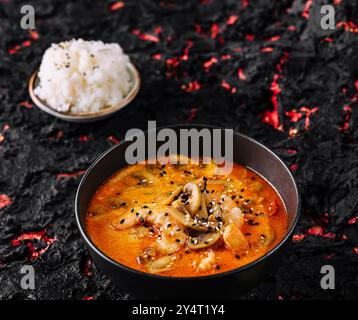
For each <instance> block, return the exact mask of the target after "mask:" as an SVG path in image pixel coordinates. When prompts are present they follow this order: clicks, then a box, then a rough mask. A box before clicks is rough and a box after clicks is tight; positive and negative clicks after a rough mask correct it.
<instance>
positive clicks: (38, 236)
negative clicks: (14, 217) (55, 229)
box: [11, 229, 57, 260]
mask: <svg viewBox="0 0 358 320" xmlns="http://www.w3.org/2000/svg"><path fill="white" fill-rule="evenodd" d="M46 231H47V230H46V229H43V230H40V231H38V232H28V233H23V234H21V235H20V236H18V237H17V238H15V239H12V240H11V245H12V246H14V247H18V246H20V245H21V243H22V242H23V241H24V242H25V244H26V247H27V248H28V250H29V253H30V255H29V259H30V260H35V259H37V258H38V257H39V256H41V255H42V254H43V253H45V252H46V251H47V250H48V249H49V248H50V246H51V244H53V243H54V242H55V241H57V239H56V238H51V237H48V236H47V235H46ZM33 240H41V241H44V242H45V243H46V247H45V248H42V249H36V248H35V247H34V246H33V244H32V241H33Z"/></svg>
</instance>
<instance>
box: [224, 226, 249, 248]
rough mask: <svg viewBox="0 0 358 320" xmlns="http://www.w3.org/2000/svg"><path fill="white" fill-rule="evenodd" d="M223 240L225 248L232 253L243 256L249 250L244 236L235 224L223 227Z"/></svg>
mask: <svg viewBox="0 0 358 320" xmlns="http://www.w3.org/2000/svg"><path fill="white" fill-rule="evenodd" d="M223 239H224V242H225V244H226V246H227V247H228V248H229V249H231V250H232V251H233V252H234V253H239V254H243V253H245V252H246V251H247V250H248V248H249V243H248V242H247V240H246V238H245V236H244V234H243V233H242V232H241V230H240V229H239V228H238V226H237V225H236V224H235V223H230V224H229V225H228V226H226V227H225V229H224V232H223Z"/></svg>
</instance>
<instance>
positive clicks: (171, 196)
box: [160, 186, 183, 206]
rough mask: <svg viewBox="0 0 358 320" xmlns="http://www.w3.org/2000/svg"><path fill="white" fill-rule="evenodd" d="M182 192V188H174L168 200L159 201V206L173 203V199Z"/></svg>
mask: <svg viewBox="0 0 358 320" xmlns="http://www.w3.org/2000/svg"><path fill="white" fill-rule="evenodd" d="M182 191H183V186H179V187H178V188H176V189H175V190H174V191H172V192H171V193H170V195H169V197H168V198H166V199H164V200H162V201H160V204H162V205H164V206H168V205H170V204H171V203H172V202H173V201H174V199H175V197H176V196H178V195H179V194H180V193H181V192H182Z"/></svg>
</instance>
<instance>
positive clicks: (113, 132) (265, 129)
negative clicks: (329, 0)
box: [0, 0, 358, 299]
mask: <svg viewBox="0 0 358 320" xmlns="http://www.w3.org/2000/svg"><path fill="white" fill-rule="evenodd" d="M313 2H314V3H313V4H312V5H311V7H310V11H309V12H308V11H307V10H306V11H305V10H304V9H305V7H307V8H308V6H309V4H310V1H308V2H306V1H297V0H296V1H292V0H289V1H288V0H285V1H266V0H260V1H250V2H249V1H226V2H224V1H210V0H209V1H193V2H185V3H186V4H180V5H179V3H181V1H180V2H177V3H178V4H175V3H174V1H173V2H164V1H163V2H161V3H159V2H157V1H140V5H139V4H136V3H135V2H134V1H125V3H124V6H123V7H122V8H119V9H117V10H115V11H111V10H109V9H110V3H106V2H105V1H35V10H36V19H37V20H36V28H37V32H38V34H39V38H38V39H37V40H35V39H32V38H36V34H32V35H30V34H29V33H28V32H26V31H23V30H21V29H20V26H19V19H20V15H19V8H20V6H21V1H18V2H15V1H4V0H3V1H0V15H1V19H0V32H1V37H0V43H1V50H0V102H1V106H0V110H1V111H0V112H1V115H0V130H1V136H0V140H1V142H0V194H1V196H0V207H2V208H1V209H0V284H1V285H0V298H2V299H55V298H61V299H92V298H94V299H122V298H128V295H126V294H124V293H122V292H121V290H120V288H116V287H114V286H113V285H112V284H111V283H110V281H109V280H107V279H106V278H105V277H104V276H103V275H102V274H101V273H100V272H99V271H98V270H97V269H96V267H95V266H93V265H92V264H91V263H90V261H89V256H88V253H87V251H86V249H85V247H84V243H83V242H82V241H81V239H80V235H79V232H78V230H77V227H76V223H75V219H74V212H73V202H74V195H75V191H76V187H77V185H78V183H79V179H80V176H81V173H82V170H84V169H86V168H87V167H88V166H89V165H90V164H91V162H92V161H93V160H94V159H95V158H96V157H97V156H98V155H99V154H100V153H102V152H103V151H104V150H106V149H107V148H108V147H110V146H111V145H112V144H113V143H115V142H116V141H117V140H121V139H123V137H124V135H125V132H126V130H127V129H128V128H131V127H140V128H145V127H146V123H147V122H146V121H147V120H154V119H156V120H157V121H158V125H165V124H171V123H185V122H189V121H192V122H198V123H209V124H216V125H221V126H225V127H229V128H234V129H236V130H238V131H240V132H242V133H245V134H247V135H250V136H252V137H254V138H256V139H258V140H259V141H261V142H263V143H265V144H266V145H268V146H270V147H272V148H273V149H274V150H275V151H276V152H277V153H278V154H279V155H281V156H282V158H283V159H284V160H285V162H286V163H287V164H288V165H289V166H291V169H292V170H293V171H294V174H295V176H296V177H297V180H298V183H299V187H300V189H301V191H302V199H303V208H302V217H301V219H300V221H299V226H298V230H297V232H296V233H297V235H296V236H295V241H293V245H292V247H291V249H290V251H289V252H288V254H287V256H286V258H285V259H284V261H283V263H282V267H281V268H280V269H279V270H278V271H277V273H276V274H275V275H273V276H271V277H270V278H269V279H268V280H267V281H266V282H264V283H262V284H260V285H259V286H258V287H257V288H256V289H254V290H252V291H251V292H250V293H249V294H248V295H247V296H246V297H244V298H246V299H318V298H327V299H342V298H343V299H344V298H353V297H355V298H358V272H357V271H358V267H357V266H358V264H357V263H358V232H357V231H358V228H357V227H358V222H357V223H355V220H354V217H356V216H358V166H357V164H358V127H357V115H358V113H357V107H358V106H357V103H356V98H357V90H358V82H356V81H357V80H358V71H357V65H358V50H357V49H358V38H357V33H356V32H357V29H354V22H355V23H358V5H357V4H355V3H356V2H355V1H348V0H346V1H345V0H343V1H335V8H336V23H337V24H338V26H337V28H336V30H333V31H331V32H325V31H323V30H321V29H320V27H319V24H318V23H319V19H318V18H317V16H316V15H315V12H318V11H319V6H318V4H319V3H320V1H313ZM246 4H247V5H246ZM305 13H307V14H305ZM307 15H309V17H308V16H307ZM230 16H237V20H236V18H235V17H232V18H231V19H229V17H230ZM307 18H308V19H307ZM350 21H351V22H352V23H351V24H348V22H350ZM340 22H347V24H342V23H340ZM216 26H217V27H218V28H216ZM293 26H294V27H293ZM134 30H139V33H138V32H136V31H134ZM216 30H218V31H217V32H216ZM133 31H134V33H133ZM143 34H144V36H143ZM145 34H150V35H152V36H154V37H155V38H146V37H145ZM250 35H252V36H253V37H254V38H253V39H252V37H250ZM277 36H280V37H277ZM31 37H32V38H31ZM73 37H76V38H78V37H83V38H85V39H101V40H103V41H106V42H118V43H120V44H121V45H122V47H123V48H124V50H125V52H127V53H128V54H129V55H130V57H131V58H132V60H133V61H134V63H135V64H136V65H137V67H138V69H139V70H140V72H141V76H142V80H143V84H142V88H141V91H140V94H139V96H138V97H137V98H136V99H135V101H134V102H133V103H132V104H131V105H130V106H129V107H127V108H126V109H124V110H123V111H121V112H120V113H118V114H117V115H116V116H115V117H113V118H111V119H109V120H106V121H103V122H100V123H96V124H89V125H88V124H87V125H79V124H70V123H66V122H62V121H60V120H57V119H55V118H53V117H51V116H48V115H46V114H45V113H43V112H41V111H40V110H38V109H37V108H36V107H33V106H31V104H29V102H30V98H29V96H28V93H27V87H26V86H27V80H28V78H29V76H30V74H31V72H32V71H33V69H34V68H35V67H37V66H38V65H39V63H40V59H41V55H42V54H43V52H44V50H45V49H46V48H47V47H48V46H49V45H50V43H52V42H58V41H61V40H66V39H71V38H73ZM271 37H276V38H272V39H270V38H271ZM28 40H30V41H31V43H28V42H26V41H28ZM153 40H154V41H153ZM24 41H25V42H24ZM188 41H189V42H188ZM18 45H19V46H18ZM267 47H269V48H272V49H265V50H264V51H262V50H261V49H262V48H267ZM186 48H187V49H186ZM238 48H240V49H238ZM265 51H266V52H265ZM157 54H160V56H159V55H157ZM228 55H230V56H228ZM212 57H214V60H211V61H213V62H215V61H217V62H216V63H212V65H211V66H210V67H208V65H206V67H205V66H204V63H205V62H207V61H209V60H210V59H212ZM215 58H216V59H217V60H215ZM206 69H208V70H206ZM238 69H241V70H242V72H241V73H238ZM275 74H276V77H275ZM239 75H240V76H241V77H239ZM245 77H246V78H245ZM240 78H241V79H240ZM275 79H276V80H275ZM274 80H275V81H274ZM190 83H191V85H190ZM275 83H277V84H278V86H279V87H277V85H275ZM188 88H189V89H188ZM190 88H191V89H198V90H193V91H192V90H190ZM280 90H281V91H280ZM188 91H189V92H188ZM190 91H191V92H190ZM276 99H277V105H278V113H277V115H278V116H279V117H278V118H277V119H276V122H275V118H274V117H271V118H270V117H267V116H269V115H270V114H268V113H266V117H264V116H263V115H265V112H267V111H268V112H270V111H272V110H273V108H274V104H275V103H276ZM26 102H27V103H26ZM302 107H306V108H307V109H301V108H302ZM294 109H295V110H296V112H290V111H292V110H294ZM309 110H313V111H309ZM309 114H310V116H309ZM271 115H273V116H275V114H271ZM265 119H266V123H265ZM270 119H271V120H272V119H273V121H267V120H270ZM263 120H264V121H263ZM295 120H297V121H295ZM267 122H269V123H267ZM272 125H274V126H272ZM274 127H276V128H274ZM295 130H297V131H295ZM10 202H12V203H11V204H10ZM33 232H40V233H35V234H34V233H33ZM20 236H21V238H20V239H18V241H17V240H16V239H17V238H18V237H20ZM14 239H15V240H14ZM21 239H22V240H21ZM24 264H33V266H34V268H35V271H36V286H37V287H36V289H35V290H28V291H24V290H22V289H21V288H20V286H19V282H20V277H21V274H20V268H21V266H22V265H24ZM324 264H332V265H334V266H335V267H336V290H328V291H324V290H322V289H321V288H320V278H321V275H320V268H321V266H322V265H324Z"/></svg>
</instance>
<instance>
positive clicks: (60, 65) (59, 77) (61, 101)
mask: <svg viewBox="0 0 358 320" xmlns="http://www.w3.org/2000/svg"><path fill="white" fill-rule="evenodd" d="M128 62H129V58H128V56H127V55H125V54H124V53H123V50H122V48H121V47H120V46H119V45H118V44H116V43H111V44H105V43H103V42H102V41H84V40H82V39H78V40H71V41H66V42H61V43H59V44H52V45H51V47H50V48H48V49H47V50H46V52H45V54H44V56H43V58H42V62H41V66H40V70H39V73H38V76H39V78H40V84H39V86H38V87H37V88H35V94H36V95H37V96H38V97H39V98H40V99H41V100H43V101H45V102H46V103H47V104H48V105H49V106H50V107H52V108H53V109H56V110H57V111H60V112H72V113H83V112H85V113H87V112H97V111H100V110H101V109H104V108H106V107H109V106H113V105H116V104H118V103H119V102H121V101H122V100H123V98H124V97H125V96H126V95H127V94H128V92H129V91H130V89H131V87H132V83H131V79H130V75H129V73H128V70H127V67H126V66H127V63H128Z"/></svg>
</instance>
